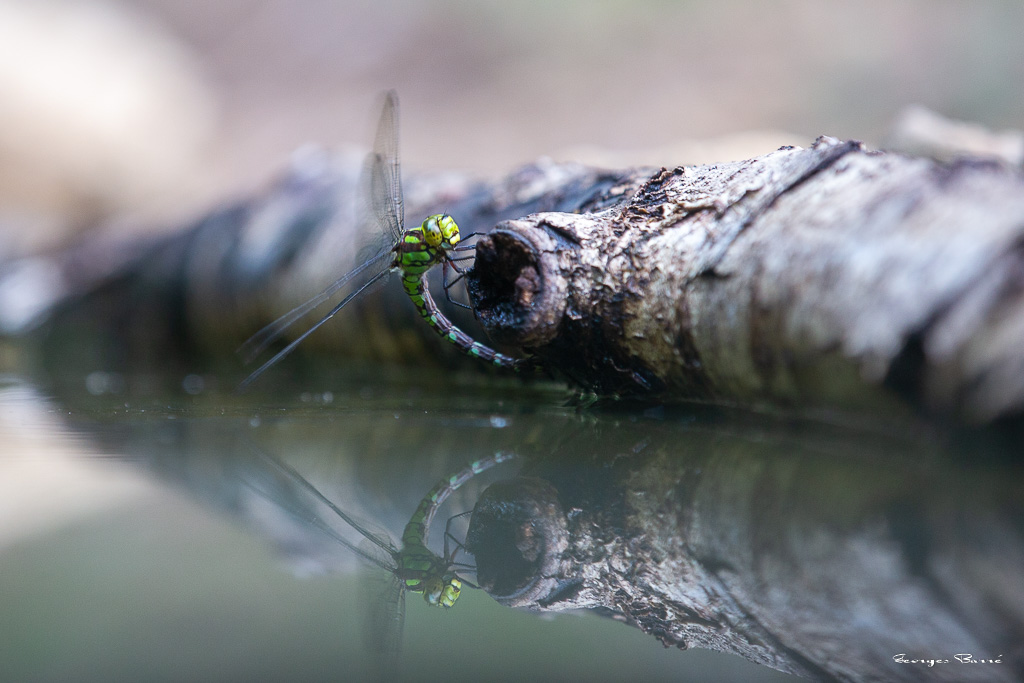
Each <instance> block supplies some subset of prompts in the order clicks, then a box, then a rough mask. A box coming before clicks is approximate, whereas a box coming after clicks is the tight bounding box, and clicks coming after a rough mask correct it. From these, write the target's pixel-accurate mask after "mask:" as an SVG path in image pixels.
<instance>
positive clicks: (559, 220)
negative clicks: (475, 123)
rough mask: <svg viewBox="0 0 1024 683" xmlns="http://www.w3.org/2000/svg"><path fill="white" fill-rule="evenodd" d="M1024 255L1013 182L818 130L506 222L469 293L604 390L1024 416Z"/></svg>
mask: <svg viewBox="0 0 1024 683" xmlns="http://www.w3.org/2000/svg"><path fill="white" fill-rule="evenodd" d="M624 182H626V181H625V180H624ZM1022 245H1024V176H1022V175H1021V173H1020V172H1019V171H1014V170H1010V169H1007V168H1005V167H1002V166H999V165H997V164H994V163H989V162H978V161H969V160H961V161H958V162H954V163H951V164H948V165H944V164H939V163H936V162H933V161H930V160H925V159H915V158H909V157H905V156H901V155H896V154H886V153H878V152H874V153H873V152H868V151H866V150H865V149H864V148H863V147H862V146H861V145H860V144H858V143H855V142H841V141H838V140H834V139H830V138H822V139H820V140H819V141H818V142H817V143H816V144H815V145H814V146H813V147H811V148H809V149H798V148H783V149H781V150H779V151H777V152H774V153H772V154H769V155H767V156H764V157H761V158H757V159H752V160H749V161H742V162H735V163H728V164H718V165H713V166H703V167H679V168H676V169H673V170H662V171H660V172H657V173H655V174H653V175H650V176H648V177H646V178H643V182H642V185H641V187H640V189H639V190H638V191H637V192H636V193H635V194H634V195H633V196H632V197H631V198H630V199H629V200H628V201H626V202H623V203H621V204H620V205H617V206H614V207H612V208H609V209H606V210H603V211H596V212H590V213H585V214H582V215H569V214H552V213H547V214H538V215H533V216H528V217H526V218H522V219H517V220H513V221H507V222H505V223H503V224H500V225H499V226H498V227H497V228H496V229H495V230H494V231H493V232H492V233H491V234H490V235H488V236H487V237H486V238H484V239H482V240H481V241H480V243H479V246H478V248H477V264H476V268H475V269H474V273H473V277H472V278H471V286H470V292H471V295H472V297H473V301H474V305H475V309H476V313H477V317H478V318H479V319H480V320H481V322H482V323H483V325H484V327H485V329H487V331H488V333H489V334H490V335H491V336H492V337H493V338H495V339H497V340H499V341H501V342H503V343H506V344H511V345H516V346H523V347H526V348H528V349H529V350H530V351H532V352H533V353H534V354H536V355H538V356H539V357H540V358H541V359H542V360H543V361H544V362H545V364H546V365H547V366H548V367H551V368H554V369H556V370H558V371H560V372H562V373H564V375H565V376H567V377H568V378H569V379H570V380H571V381H573V382H575V383H577V384H579V385H581V386H583V387H586V388H588V389H591V390H593V391H595V392H597V393H600V394H608V393H614V394H626V395H641V396H648V397H658V398H670V399H671V398H700V399H712V400H722V401H740V402H765V403H771V404H774V405H800V406H805V407H806V406H822V405H825V406H844V407H848V408H851V407H852V408H854V409H858V410H861V409H869V410H873V411H875V412H880V411H882V412H884V411H888V410H891V409H892V408H893V407H894V406H896V405H897V404H898V403H900V402H902V403H903V405H905V406H906V405H909V406H913V407H918V408H925V409H928V410H933V411H936V412H939V413H943V414H953V415H956V416H958V417H960V418H963V419H966V420H973V421H991V420H995V419H998V418H1002V417H1007V416H1014V415H1019V414H1020V412H1021V410H1022V408H1024V343H1022V342H1024V296H1022V293H1024V290H1022V288H1024V277H1022V276H1021V273H1022V272H1024V260H1022V258H1024V252H1022ZM894 399H895V400H894Z"/></svg>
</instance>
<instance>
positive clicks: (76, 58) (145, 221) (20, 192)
mask: <svg viewBox="0 0 1024 683" xmlns="http://www.w3.org/2000/svg"><path fill="white" fill-rule="evenodd" d="M1021 26H1024V5H1022V4H1021V3H1017V2H1012V1H1003V2H1000V1H990V2H964V1H952V0H950V1H936V0H915V1H908V2H902V3H898V4H895V3H891V2H887V1H885V0H873V1H867V2H863V1H858V2H834V3H827V4H821V3H816V2H812V1H810V0H787V1H780V2H772V3H747V2H742V1H739V0H726V1H721V2H668V1H666V0H637V1H632V2H614V1H613V0H604V1H600V2H592V1H591V2H584V1H583V0H569V1H567V2H547V1H545V2H542V1H540V0H518V1H505V2H468V1H467V0H440V1H435V2H413V1H411V0H393V1H387V2H379V1H377V0H349V1H341V0H220V1H218V2H213V3H210V2H205V1H203V0H0V258H3V257H4V256H11V255H14V254H19V253H25V252H27V251H32V250H38V249H40V248H44V247H46V246H49V245H53V244H56V243H59V242H60V241H62V240H65V239H66V238H67V236H68V235H72V234H77V233H79V232H80V231H82V230H85V229H89V228H95V227H97V226H104V227H106V228H108V229H109V228H111V227H112V226H117V227H119V228H121V229H131V230H139V229H158V228H169V227H173V226H174V225H175V224H177V223H180V222H181V221H183V220H185V219H187V218H189V217H193V216H195V215H196V214H198V213H200V212H202V211H203V210H204V209H205V208H208V207H210V206H211V205H213V204H216V203H218V202H221V201H225V200H227V199H229V198H232V197H238V196H244V195H245V194H247V193H251V192H254V191H257V190H258V189H259V188H260V187H261V186H263V185H264V184H266V183H267V182H268V181H269V180H270V179H271V178H272V177H273V176H274V174H275V172H277V171H278V170H279V169H281V168H283V167H284V165H285V164H286V163H287V159H288V156H289V154H291V153H292V152H293V151H294V150H295V149H297V148H299V147H301V146H302V145H304V144H306V143H310V142H313V143H319V144H323V145H325V146H328V147H330V148H332V149H337V150H339V151H345V150H351V151H355V150H358V149H365V147H366V146H368V144H369V142H370V137H371V134H372V132H371V131H372V119H373V116H374V113H375V110H376V97H377V96H378V94H379V93H380V91H382V90H384V89H386V88H396V89H397V90H398V92H399V93H400V95H401V97H402V103H403V106H404V111H403V114H402V124H403V127H404V130H403V139H402V150H403V154H404V157H405V161H406V162H407V167H408V168H411V169H421V170H430V169H461V170H469V171H473V172H476V173H479V174H481V175H486V176H498V175H501V174H503V173H505V172H507V171H509V170H511V169H512V168H514V167H515V166H516V165H517V164H521V163H524V162H528V161H532V160H535V159H536V158H538V157H540V156H542V155H548V156H552V157H555V158H556V159H569V158H572V159H575V160H581V161H586V162H589V163H594V164H600V165H606V166H626V165H632V164H656V165H676V164H682V163H701V162H709V161H718V160H724V159H734V158H743V157H746V156H753V155H756V154H761V153H765V152H767V151H770V150H772V149H774V148H776V147H778V146H779V145H781V144H809V143H810V142H811V141H813V139H814V138H815V137H817V136H818V135H821V134H829V135H833V136H836V137H841V138H858V139H862V140H864V141H866V142H868V143H869V144H878V143H879V142H880V141H881V140H883V139H884V136H885V135H886V133H887V131H888V130H889V127H890V126H891V124H892V122H893V121H894V120H895V118H896V117H897V115H898V114H899V112H900V111H901V110H902V109H903V108H904V107H906V106H907V105H911V104H921V105H924V106H926V107H928V108H930V109H932V110H934V111H936V112H938V113H941V114H943V115H946V116H951V117H954V118H958V119H964V120H968V121H975V122H978V123H981V124H983V125H985V126H987V127H990V128H992V129H996V130H998V129H1002V128H1021V127H1024V107H1022V104H1024V88H1022V87H1021V86H1022V85H1024V41H1021V40H1020V29H1021Z"/></svg>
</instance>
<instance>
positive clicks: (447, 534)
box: [444, 510, 473, 561]
mask: <svg viewBox="0 0 1024 683" xmlns="http://www.w3.org/2000/svg"><path fill="white" fill-rule="evenodd" d="M471 514H473V511H472V510H466V511H465V512H460V513H459V514H457V515H452V516H451V517H449V518H448V521H447V522H446V523H445V525H444V556H445V557H446V558H448V560H449V561H452V560H454V559H455V553H457V552H459V551H460V550H461V551H463V552H465V551H466V546H464V545H462V541H460V540H459V539H457V538H455V536H454V535H453V534H452V522H453V521H454V520H456V519H458V518H459V517H465V516H466V515H471ZM449 540H451V541H452V542H453V543H454V544H455V550H454V551H453V552H452V554H451V555H449V554H448V547H449V546H448V541H449Z"/></svg>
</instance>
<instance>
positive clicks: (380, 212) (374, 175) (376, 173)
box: [363, 90, 405, 244]
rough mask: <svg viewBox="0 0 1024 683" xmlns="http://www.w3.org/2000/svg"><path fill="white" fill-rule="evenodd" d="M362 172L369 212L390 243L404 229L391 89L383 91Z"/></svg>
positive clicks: (395, 99)
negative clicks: (370, 145) (372, 136)
mask: <svg viewBox="0 0 1024 683" xmlns="http://www.w3.org/2000/svg"><path fill="white" fill-rule="evenodd" d="M363 176H364V181H363V182H364V184H365V186H366V188H365V191H366V193H367V196H368V201H369V208H370V212H371V216H372V218H373V219H374V220H376V222H377V223H378V224H379V225H380V228H381V229H382V230H383V231H384V232H386V233H387V234H389V235H390V236H391V244H397V243H398V242H399V240H401V239H402V231H403V230H404V229H405V203H404V200H403V198H402V168H401V164H400V162H399V160H398V95H397V94H396V93H395V91H394V90H389V91H388V92H387V93H385V95H384V108H383V109H382V111H381V114H380V122H379V123H378V124H377V136H376V138H375V139H374V142H373V151H372V152H371V153H370V155H369V156H368V157H367V159H366V165H365V166H364V167H363Z"/></svg>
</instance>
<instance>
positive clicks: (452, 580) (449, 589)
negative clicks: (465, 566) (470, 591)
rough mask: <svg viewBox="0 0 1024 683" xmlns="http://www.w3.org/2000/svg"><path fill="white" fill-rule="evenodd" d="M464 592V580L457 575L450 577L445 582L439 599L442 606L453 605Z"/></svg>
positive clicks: (438, 601)
mask: <svg viewBox="0 0 1024 683" xmlns="http://www.w3.org/2000/svg"><path fill="white" fill-rule="evenodd" d="M461 594H462V582H461V581H459V578H458V577H456V576H452V577H449V578H448V580H447V581H446V582H445V584H444V589H443V590H442V591H441V595H440V596H439V598H438V600H437V605H439V606H440V607H451V606H452V605H454V604H455V601H456V600H458V599H459V595H461Z"/></svg>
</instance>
